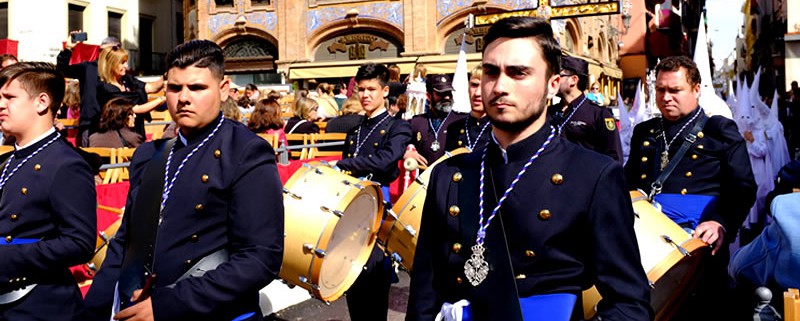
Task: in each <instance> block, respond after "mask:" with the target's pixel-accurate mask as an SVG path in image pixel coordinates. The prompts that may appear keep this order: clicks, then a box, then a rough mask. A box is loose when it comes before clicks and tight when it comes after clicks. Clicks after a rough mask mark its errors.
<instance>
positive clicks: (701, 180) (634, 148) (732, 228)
mask: <svg viewBox="0 0 800 321" xmlns="http://www.w3.org/2000/svg"><path fill="white" fill-rule="evenodd" d="M697 112H701V108H697V110H695V111H694V112H692V113H691V114H690V115H687V116H686V117H684V118H682V119H680V120H678V121H677V122H670V121H667V120H664V128H665V129H666V130H667V137H668V138H669V139H672V137H675V134H677V132H678V130H679V129H680V128H681V127H683V125H684V124H686V122H688V121H689V120H690V119H691V118H692V116H693V115H694V113H697ZM692 126H693V124H690V125H689V126H687V127H686V129H684V131H683V133H682V134H681V137H679V138H677V139H675V142H673V143H672V144H671V146H670V149H669V154H670V159H672V157H673V156H672V155H674V154H675V153H676V152H677V151H678V149H680V145H681V144H683V142H684V139H683V137H685V134H686V133H688V132H689V131H691V129H692ZM661 130H662V127H661V118H654V119H650V120H648V121H645V122H643V123H641V124H639V125H636V127H635V128H634V129H633V136H632V137H631V152H630V156H629V158H628V163H627V164H626V165H625V178H626V180H627V183H628V188H629V189H632V190H633V189H641V190H643V191H644V192H645V193H650V189H651V187H650V186H651V185H652V183H653V181H655V180H656V178H658V175H659V174H660V173H661V170H660V168H661V166H660V164H661V157H660V155H661V152H662V151H663V150H664V146H665V144H664V138H663V135H662V131H661ZM661 192H662V193H670V194H696V195H709V196H717V197H718V199H717V202H716V204H717V209H716V210H712V211H705V212H704V216H703V217H701V218H700V222H704V221H708V220H713V221H716V222H718V223H720V224H722V226H723V227H725V230H726V231H728V233H732V235H735V233H736V231H737V230H738V229H739V226H741V224H742V222H743V221H744V218H745V217H746V216H747V213H748V212H749V211H750V207H751V206H752V205H753V202H754V201H755V197H756V184H755V179H754V178H753V171H752V169H751V168H750V158H749V157H748V155H747V147H746V145H745V141H744V139H743V138H742V135H741V134H739V130H738V129H737V127H736V123H734V122H733V121H732V120H730V119H727V118H724V117H721V116H713V117H711V118H709V119H708V121H707V122H706V124H705V126H704V127H703V130H702V131H701V132H700V133H698V134H697V140H696V141H695V143H693V144H692V146H691V148H690V149H689V150H688V151H687V152H686V155H685V156H684V157H683V159H681V160H680V163H678V165H677V167H676V168H675V170H674V171H673V172H672V174H671V175H670V176H669V178H668V179H667V180H666V182H664V186H663V187H662V191H661ZM726 239H727V241H730V240H733V237H730V236H728V235H726Z"/></svg>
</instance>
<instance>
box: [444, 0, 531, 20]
mask: <svg viewBox="0 0 800 321" xmlns="http://www.w3.org/2000/svg"><path fill="white" fill-rule="evenodd" d="M436 2H437V3H436V9H437V10H438V11H437V14H438V16H437V17H436V21H437V23H441V22H442V20H444V19H445V18H447V17H448V16H450V15H451V14H453V13H455V12H456V11H458V10H461V9H463V8H467V7H470V6H472V2H473V0H437V1H436ZM489 3H491V4H495V5H500V6H504V7H507V8H509V9H510V10H519V9H529V8H536V7H537V6H538V5H539V2H538V1H537V0H489Z"/></svg>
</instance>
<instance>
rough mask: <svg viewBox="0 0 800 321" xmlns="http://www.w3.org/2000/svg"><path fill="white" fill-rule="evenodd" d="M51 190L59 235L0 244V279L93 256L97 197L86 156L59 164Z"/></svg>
mask: <svg viewBox="0 0 800 321" xmlns="http://www.w3.org/2000/svg"><path fill="white" fill-rule="evenodd" d="M75 157H76V158H77V157H78V156H75ZM49 191H51V192H50V204H49V206H50V211H51V215H52V220H53V224H54V225H55V226H56V229H57V230H58V233H57V235H55V236H53V237H46V238H45V239H43V240H41V241H39V242H35V243H30V244H20V245H13V246H0V257H2V259H0V283H8V279H9V277H14V274H15V273H19V272H15V271H20V270H23V271H25V273H30V274H42V273H46V272H47V271H53V270H54V269H66V268H68V267H70V266H74V265H78V264H81V263H85V262H87V261H89V260H90V259H91V258H92V254H94V245H95V235H96V234H95V233H97V232H96V231H97V218H96V213H95V211H96V209H97V198H96V194H95V189H94V176H93V175H92V172H91V169H90V168H89V165H88V164H86V162H84V161H83V159H80V160H77V159H70V160H69V161H68V162H67V163H65V164H64V165H63V166H60V167H59V168H58V171H57V172H56V173H55V175H54V178H53V182H52V184H51V185H50V187H49Z"/></svg>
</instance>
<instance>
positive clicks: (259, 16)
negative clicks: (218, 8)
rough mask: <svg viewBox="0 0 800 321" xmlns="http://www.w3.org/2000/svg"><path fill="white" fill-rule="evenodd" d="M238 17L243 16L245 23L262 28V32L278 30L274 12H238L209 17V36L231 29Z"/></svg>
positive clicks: (276, 17)
mask: <svg viewBox="0 0 800 321" xmlns="http://www.w3.org/2000/svg"><path fill="white" fill-rule="evenodd" d="M240 1H244V0H240ZM240 15H244V16H245V18H247V22H249V23H252V24H256V25H259V26H261V27H262V28H264V30H267V31H269V32H272V33H275V32H276V31H277V29H278V16H277V15H276V14H275V12H274V11H270V12H251V13H244V11H240V13H237V14H230V13H218V14H215V15H213V16H211V17H209V19H208V31H209V32H210V34H211V36H212V37H213V36H215V35H217V34H218V33H220V32H221V31H222V30H225V29H228V28H233V24H234V22H236V19H237V18H238V17H239V16H240Z"/></svg>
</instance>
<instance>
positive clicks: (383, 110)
mask: <svg viewBox="0 0 800 321" xmlns="http://www.w3.org/2000/svg"><path fill="white" fill-rule="evenodd" d="M385 112H386V107H381V109H380V110H378V111H377V112H375V113H373V114H372V115H371V116H369V118H370V119H372V118H375V117H378V116H380V115H383V113H385Z"/></svg>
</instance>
